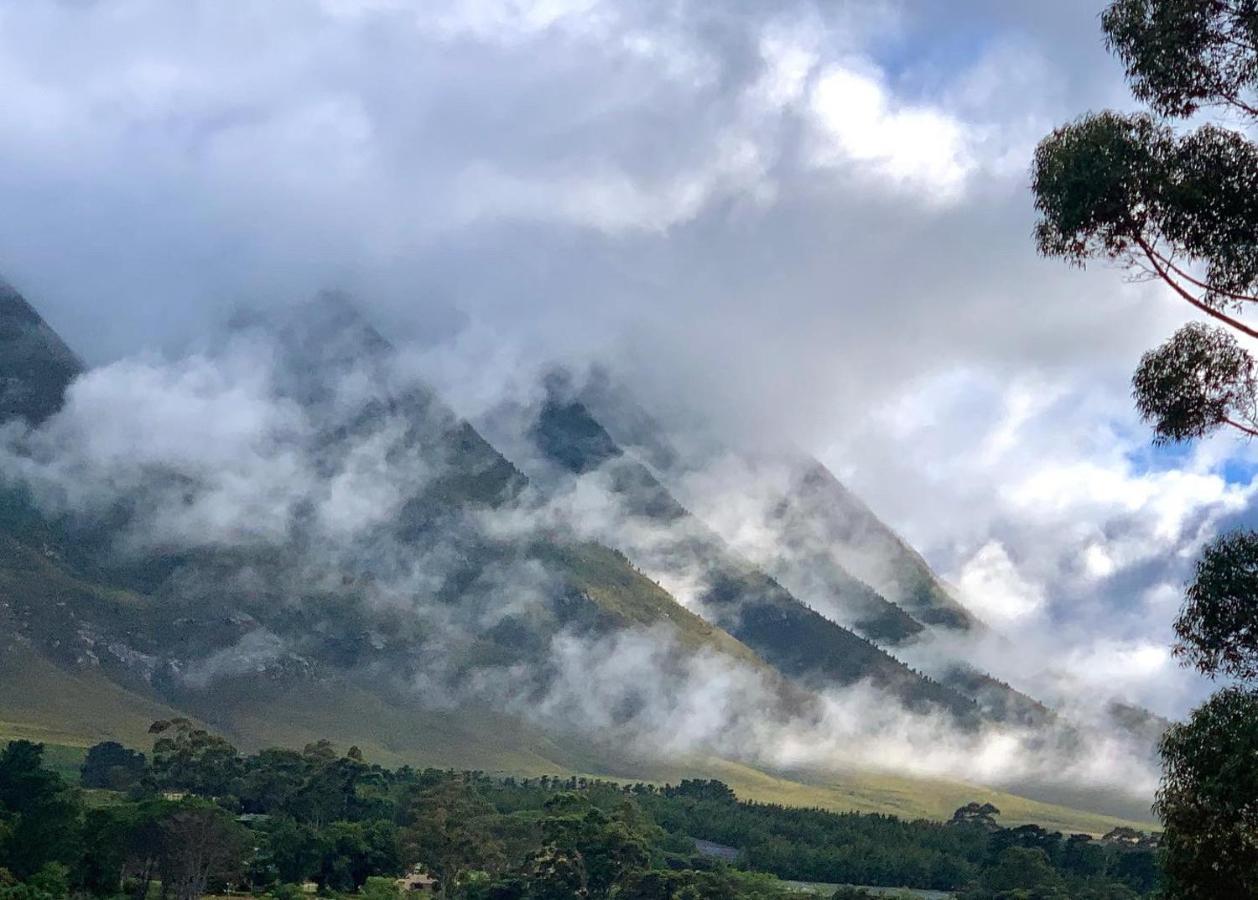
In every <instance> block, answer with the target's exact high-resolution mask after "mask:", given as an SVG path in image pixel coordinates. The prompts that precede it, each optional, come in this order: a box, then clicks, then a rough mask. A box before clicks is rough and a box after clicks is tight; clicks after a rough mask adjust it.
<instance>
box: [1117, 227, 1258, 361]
mask: <svg viewBox="0 0 1258 900" xmlns="http://www.w3.org/2000/svg"><path fill="white" fill-rule="evenodd" d="M1133 240H1134V241H1135V242H1136V244H1137V245H1138V246H1139V247H1140V249H1141V250H1143V251H1144V255H1145V256H1146V257H1148V259H1149V264H1150V265H1152V266H1153V271H1155V272H1157V274H1158V276H1159V277H1160V278H1161V279H1162V280H1163V281H1165V282H1166V283H1167V284H1168V285H1170V286H1171V289H1172V290H1174V291H1175V293H1177V294H1179V295H1180V296H1181V297H1183V298H1184V299H1185V300H1187V301H1188V302H1189V303H1191V304H1192V305H1193V306H1195V307H1197V309H1199V310H1201V311H1202V312H1203V313H1205V314H1206V315H1207V316H1210V317H1211V318H1212V319H1218V320H1219V321H1220V322H1223V323H1224V324H1225V325H1230V326H1232V327H1233V328H1235V329H1236V330H1237V331H1239V332H1240V333H1241V334H1244V335H1247V336H1248V337H1251V338H1255V339H1258V331H1256V330H1254V329H1253V328H1250V327H1249V326H1248V325H1246V324H1245V323H1244V322H1242V321H1240V320H1239V319H1234V318H1232V317H1231V316H1229V315H1228V314H1227V313H1224V312H1220V311H1219V310H1217V309H1215V308H1214V307H1213V306H1210V305H1209V304H1208V303H1205V302H1203V301H1202V300H1201V299H1200V298H1199V297H1194V296H1193V295H1192V294H1191V293H1189V292H1188V291H1186V290H1184V287H1183V285H1181V284H1180V283H1179V282H1178V281H1176V280H1175V279H1174V278H1172V277H1171V273H1170V272H1169V271H1168V270H1167V269H1165V268H1164V267H1163V266H1162V264H1161V263H1160V262H1159V261H1158V254H1157V252H1156V251H1155V250H1154V249H1153V248H1152V247H1150V246H1149V242H1148V241H1146V240H1145V239H1144V238H1143V237H1141V236H1140V235H1135V236H1134V237H1133Z"/></svg>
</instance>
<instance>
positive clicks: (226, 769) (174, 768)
mask: <svg viewBox="0 0 1258 900" xmlns="http://www.w3.org/2000/svg"><path fill="white" fill-rule="evenodd" d="M149 733H150V734H154V735H157V738H156V740H154V742H153V764H152V766H151V769H150V774H151V775H152V777H153V779H154V782H155V784H156V786H157V787H158V788H161V789H162V790H175V791H189V792H191V793H194V794H198V795H199V796H202V797H220V796H228V795H235V794H237V793H238V792H239V788H240V786H239V783H238V781H239V776H240V771H241V761H240V754H239V752H238V751H237V750H236V748H235V747H233V746H232V745H231V744H230V743H228V742H227V741H226V740H225V739H223V738H222V737H219V736H218V735H216V734H210V733H209V732H208V731H205V730H204V729H202V728H197V727H196V726H195V725H194V724H193V723H192V722H191V721H189V720H188V719H182V718H180V719H170V720H169V721H160V722H154V723H153V724H152V725H151V726H149Z"/></svg>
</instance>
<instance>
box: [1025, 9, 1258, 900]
mask: <svg viewBox="0 0 1258 900" xmlns="http://www.w3.org/2000/svg"><path fill="white" fill-rule="evenodd" d="M1101 26H1102V30H1103V32H1104V35H1105V40H1106V43H1107V45H1108V47H1109V48H1110V50H1111V51H1112V52H1113V53H1114V54H1115V55H1116V56H1117V57H1118V58H1119V59H1120V60H1121V61H1122V63H1123V65H1124V67H1125V69H1126V72H1127V77H1128V82H1129V84H1130V86H1131V90H1132V93H1133V95H1134V96H1135V98H1136V99H1137V100H1139V101H1141V102H1142V103H1144V104H1145V105H1146V107H1147V110H1146V111H1143V112H1136V113H1119V112H1112V111H1105V112H1098V113H1092V114H1089V115H1085V116H1083V117H1082V118H1080V119H1078V120H1076V121H1074V122H1071V123H1070V124H1068V125H1065V126H1063V127H1061V128H1058V129H1056V130H1055V131H1054V132H1053V133H1052V134H1050V135H1049V136H1048V137H1046V138H1045V139H1044V140H1043V141H1042V142H1041V143H1040V145H1039V147H1038V148H1037V150H1036V153H1035V158H1034V162H1033V165H1032V188H1033V191H1034V194H1035V206H1036V209H1037V211H1038V213H1039V220H1038V222H1037V224H1036V228H1035V242H1036V245H1037V247H1038V249H1039V251H1040V252H1041V253H1043V254H1044V255H1046V256H1050V257H1058V258H1061V259H1064V260H1066V261H1068V262H1070V263H1073V264H1076V265H1080V266H1082V265H1084V264H1086V263H1088V262H1091V261H1098V260H1099V261H1106V262H1109V263H1111V264H1118V265H1120V266H1122V267H1124V268H1125V269H1126V270H1127V271H1128V272H1129V273H1131V274H1132V275H1133V276H1135V277H1137V278H1147V279H1153V280H1157V281H1160V282H1161V283H1163V284H1165V285H1166V286H1167V287H1168V288H1169V289H1170V291H1171V292H1172V293H1173V294H1174V295H1175V296H1177V297H1179V298H1180V299H1181V300H1183V301H1184V302H1185V303H1186V304H1188V305H1189V306H1190V307H1191V308H1192V309H1193V311H1194V312H1195V314H1196V316H1197V320H1196V321H1193V322H1191V323H1190V324H1187V325H1185V326H1184V327H1183V328H1181V329H1180V330H1179V331H1178V332H1176V333H1175V334H1174V335H1173V336H1172V337H1171V338H1170V339H1169V340H1168V341H1167V342H1166V343H1165V344H1163V345H1162V346H1161V347H1158V348H1156V349H1154V350H1151V351H1150V352H1148V353H1146V354H1145V355H1144V357H1143V358H1142V359H1141V360H1140V363H1139V365H1138V367H1137V370H1136V373H1135V375H1134V377H1133V378H1132V390H1133V394H1134V398H1135V403H1136V408H1137V410H1138V411H1139V413H1140V415H1141V416H1142V417H1143V418H1144V419H1145V420H1146V421H1147V422H1148V423H1150V424H1151V425H1152V427H1153V431H1154V436H1155V440H1156V441H1158V442H1177V441H1185V440H1192V439H1195V438H1201V437H1204V436H1206V435H1208V434H1211V433H1214V432H1216V431H1219V430H1224V429H1231V430H1233V431H1234V432H1237V433H1239V434H1242V435H1244V436H1245V437H1246V438H1252V437H1255V436H1258V374H1256V372H1255V359H1254V356H1253V351H1252V350H1251V347H1253V346H1255V345H1254V344H1253V341H1254V339H1255V338H1258V315H1255V313H1258V144H1256V143H1255V141H1254V140H1253V138H1252V137H1251V136H1252V135H1253V134H1254V133H1255V129H1256V128H1258V0H1116V2H1113V3H1111V4H1110V5H1109V7H1108V8H1107V9H1106V11H1105V12H1104V14H1103V15H1102V18H1101ZM1256 605H1258V534H1254V533H1249V532H1246V533H1239V534H1234V535H1224V536H1222V537H1220V538H1218V539H1217V540H1216V541H1214V542H1213V543H1212V544H1211V545H1210V546H1208V547H1207V548H1206V550H1205V551H1204V553H1203V555H1202V557H1201V560H1200V562H1199V563H1198V566H1197V571H1196V575H1195V578H1194V580H1193V581H1192V583H1191V585H1190V586H1189V589H1188V592H1187V597H1186V600H1185V604H1184V607H1183V610H1182V611H1181V613H1180V616H1179V619H1178V620H1177V622H1176V625H1175V630H1176V635H1177V645H1176V648H1175V649H1176V653H1177V654H1178V655H1179V656H1180V658H1181V660H1183V661H1184V662H1185V663H1186V664H1189V665H1193V666H1195V667H1196V668H1197V669H1198V670H1200V671H1201V672H1203V673H1205V674H1207V675H1209V676H1211V677H1219V676H1222V677H1225V678H1229V679H1232V680H1234V681H1235V682H1236V683H1235V684H1232V685H1230V686H1229V687H1227V688H1225V689H1224V690H1222V691H1220V692H1219V693H1217V694H1215V695H1214V696H1213V697H1212V698H1211V699H1210V700H1209V701H1208V702H1207V703H1206V704H1204V705H1203V706H1202V707H1201V708H1199V709H1197V710H1196V711H1194V713H1193V714H1192V716H1191V717H1190V719H1189V720H1188V721H1187V722H1185V723H1183V724H1180V725H1176V726H1174V727H1173V728H1171V729H1170V731H1169V732H1168V733H1167V735H1166V736H1165V738H1164V739H1163V742H1162V748H1161V750H1162V758H1163V764H1164V777H1163V781H1162V786H1161V789H1160V790H1159V793H1158V798H1157V804H1156V808H1157V811H1158V813H1159V815H1160V816H1161V817H1162V820H1163V824H1164V826H1165V829H1166V831H1165V842H1164V847H1165V853H1164V860H1165V878H1166V885H1165V894H1166V896H1168V897H1172V898H1218V897H1224V896H1228V897H1258V691H1255V689H1254V687H1253V686H1254V684H1255V682H1258V609H1256V608H1255V607H1256Z"/></svg>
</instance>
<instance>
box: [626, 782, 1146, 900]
mask: <svg viewBox="0 0 1258 900" xmlns="http://www.w3.org/2000/svg"><path fill="white" fill-rule="evenodd" d="M720 787H721V788H724V785H720ZM724 790H725V792H726V793H724V794H721V795H718V796H710V795H708V794H703V795H696V794H695V793H694V791H693V790H690V791H680V792H679V791H678V789H666V790H665V791H663V792H662V793H648V794H646V795H645V796H644V797H643V799H642V800H641V801H640V802H641V803H642V804H643V807H644V809H646V810H647V812H648V813H649V814H650V815H651V816H652V818H653V819H654V820H655V821H657V822H658V823H659V824H660V825H661V826H662V827H663V828H665V829H667V830H669V831H672V832H677V833H683V834H690V835H696V836H699V837H702V838H704V839H706V840H711V841H714V842H716V843H720V844H725V845H728V846H733V847H738V848H740V850H741V853H740V857H739V859H740V863H741V864H743V865H745V866H747V867H748V868H751V869H754V870H756V871H761V872H768V873H771V874H774V875H777V876H779V877H780V878H786V879H791V880H796V881H819V882H838V883H846V884H869V885H894V886H898V887H913V888H929V889H936V890H956V889H958V888H960V887H963V886H965V885H971V884H975V883H978V882H980V881H981V880H982V876H983V874H984V873H985V872H987V871H988V870H990V869H993V868H994V867H996V866H997V865H998V864H1000V863H1001V860H1002V857H1004V856H1006V855H1007V856H1008V859H1012V860H1022V862H1023V863H1024V864H1025V865H1026V866H1029V867H1031V868H1028V876H1027V878H1024V879H1022V880H1024V881H1032V882H1034V881H1036V880H1039V881H1045V882H1049V883H1052V884H1060V885H1064V886H1069V887H1071V888H1073V889H1074V890H1076V891H1081V890H1082V889H1083V888H1084V887H1090V888H1096V887H1107V888H1111V887H1112V888H1114V889H1115V892H1114V893H1113V896H1116V897H1121V896H1126V894H1124V893H1123V892H1122V891H1121V890H1119V888H1120V887H1121V888H1127V889H1129V890H1130V892H1132V894H1134V895H1141V894H1147V893H1151V892H1152V891H1153V890H1154V889H1155V888H1156V886H1157V879H1158V870H1157V860H1156V855H1155V852H1154V850H1153V849H1152V848H1151V847H1148V846H1139V845H1137V844H1136V842H1135V841H1134V840H1132V839H1130V838H1129V836H1128V835H1127V834H1124V835H1123V837H1124V840H1122V841H1117V840H1115V841H1107V842H1101V841H1096V840H1093V839H1092V838H1091V837H1090V836H1088V835H1082V834H1076V835H1070V836H1064V835H1062V834H1061V833H1059V832H1054V831H1046V830H1045V829H1043V828H1040V827H1039V826H1036V825H1024V826H1020V827H1017V828H1000V827H998V826H997V825H996V822H995V819H994V816H995V815H996V814H997V813H998V812H999V810H996V809H995V808H994V807H991V806H983V807H980V806H977V805H971V806H970V807H964V808H962V809H961V810H958V811H957V815H956V817H954V819H953V821H952V822H951V823H948V824H943V823H939V822H930V821H912V822H910V821H905V820H903V819H898V818H895V817H894V816H885V815H872V814H859V813H833V812H828V811H825V810H820V809H801V808H796V807H784V806H777V805H771V804H762V803H754V802H753V803H747V802H737V801H736V800H735V798H734V796H733V794H732V793H728V788H724ZM710 793H714V792H712V791H711V790H709V794H710ZM679 799H680V801H681V802H679ZM1010 849H1016V850H1027V851H1031V853H1030V855H1029V856H1027V855H1025V854H1020V853H1012V854H1006V851H1007V850H1010ZM1041 858H1042V862H1043V866H1039V865H1034V864H1036V863H1039V862H1040V861H1041ZM1006 862H1008V861H1007V860H1006ZM1010 865H1011V864H1010ZM1006 867H1007V866H1006ZM1032 868H1033V869H1034V872H1032ZM1015 880H1016V879H1015ZM1071 896H1073V895H1071Z"/></svg>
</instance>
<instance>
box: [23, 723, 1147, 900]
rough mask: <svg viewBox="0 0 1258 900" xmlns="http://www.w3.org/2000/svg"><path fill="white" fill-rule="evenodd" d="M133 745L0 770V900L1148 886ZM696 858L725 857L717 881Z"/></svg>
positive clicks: (1056, 869)
mask: <svg viewBox="0 0 1258 900" xmlns="http://www.w3.org/2000/svg"><path fill="white" fill-rule="evenodd" d="M153 733H154V736H155V741H154V745H153V750H152V753H151V754H150V755H149V756H147V757H146V756H145V755H143V754H140V753H138V752H136V751H133V750H128V749H126V748H124V747H121V746H119V745H118V744H114V743H104V744H98V745H97V746H96V747H93V748H92V749H91V750H90V751H89V753H88V755H87V758H86V760H85V762H84V764H83V767H82V770H81V779H80V780H81V782H82V787H79V786H72V785H70V784H68V783H67V782H66V781H65V780H64V779H63V778H62V777H61V776H59V775H58V774H56V773H54V772H52V771H49V770H48V769H46V768H44V767H43V765H42V756H41V753H42V747H41V746H40V745H38V744H32V743H29V742H25V741H14V742H12V743H10V744H9V745H8V746H7V747H6V748H5V749H3V751H0V900H50V898H62V897H68V896H77V895H81V896H85V897H88V896H91V897H111V898H113V897H119V898H120V897H130V898H134V900H146V898H149V897H152V896H155V895H160V896H161V897H163V898H175V900H192V898H197V897H200V896H203V895H204V894H206V893H207V892H212V891H214V892H221V891H224V890H227V889H232V890H235V891H247V892H251V893H254V894H257V895H265V896H271V897H285V898H291V897H295V896H299V895H300V894H301V893H302V892H303V890H305V891H309V890H311V889H314V890H317V891H318V892H319V893H320V894H322V895H325V896H338V895H351V894H352V895H355V896H370V897H373V898H378V900H379V898H386V897H388V898H397V897H400V896H401V895H402V894H403V891H404V889H407V888H411V889H418V890H430V891H433V892H435V893H437V894H440V895H442V896H444V897H445V898H449V900H603V898H611V897H615V898H618V900H681V898H685V900H735V898H751V900H781V898H783V897H784V896H785V895H786V893H787V889H786V886H785V885H783V884H782V883H781V882H780V881H778V878H783V879H791V880H800V881H819V882H841V883H860V884H879V885H887V886H895V887H900V886H907V887H932V888H939V889H944V890H965V891H966V892H967V893H966V894H965V896H966V897H973V898H982V900H988V898H1020V900H1021V898H1049V897H1069V898H1084V897H1086V898H1088V900H1129V898H1132V897H1137V896H1139V895H1141V894H1144V893H1147V892H1149V891H1150V890H1152V889H1153V887H1154V886H1155V882H1156V869H1155V867H1154V862H1153V855H1152V853H1151V852H1150V851H1148V850H1147V849H1141V848H1135V847H1127V848H1120V847H1117V846H1111V845H1102V844H1100V843H1098V842H1094V841H1090V840H1085V839H1083V838H1081V837H1071V838H1063V837H1062V836H1061V835H1059V834H1056V833H1051V832H1045V831H1043V830H1042V829H1037V828H1034V827H1033V826H1029V827H1024V828H1018V829H1000V828H998V827H996V825H995V823H994V821H992V820H991V816H990V813H989V811H988V810H990V808H977V807H976V809H979V814H978V815H976V816H974V815H972V816H963V815H959V816H958V818H957V820H956V821H955V822H954V823H953V824H950V825H943V824H939V823H932V822H906V821H903V820H899V819H896V818H893V817H890V816H877V815H856V814H846V815H845V814H835V813H829V812H824V811H821V810H807V809H792V808H787V807H781V806H772V805H765V804H755V803H745V802H739V801H738V800H737V798H736V797H735V796H734V794H733V793H732V791H730V789H729V788H728V787H726V786H725V785H724V784H721V783H720V782H716V781H683V782H682V783H681V784H679V785H676V786H665V787H657V786H654V785H648V784H635V785H622V784H617V783H612V782H606V781H595V780H586V779H581V778H566V779H561V778H552V777H542V778H536V779H523V780H519V779H514V778H493V777H490V776H487V775H485V774H483V773H478V772H454V771H440V770H433V769H427V770H422V771H420V770H415V769H412V768H409V767H405V766H404V767H401V768H398V769H387V768H384V767H382V766H379V765H372V764H370V763H368V762H366V761H365V760H364V759H363V757H362V754H361V753H359V752H358V751H357V749H355V748H350V749H349V750H348V751H347V752H346V753H344V754H341V753H338V752H336V751H335V750H334V749H333V748H332V746H331V745H330V744H328V743H327V742H318V743H314V744H311V745H308V746H307V747H306V748H305V749H304V750H302V751H295V750H287V749H269V750H264V751H262V752H259V753H256V754H252V755H245V754H241V753H240V752H238V751H237V750H236V748H235V747H233V746H232V745H231V744H229V743H228V742H227V741H225V740H224V739H223V738H221V737H218V736H216V735H213V734H210V733H208V732H206V731H204V730H201V729H198V728H196V727H195V726H194V725H193V724H192V723H190V722H188V721H186V720H173V721H171V722H159V723H156V724H155V725H154V727H153ZM83 788H87V789H88V790H86V791H85V790H83ZM990 812H991V813H994V810H990ZM696 838H698V839H702V840H705V841H711V842H713V843H717V844H722V845H726V846H728V847H731V848H736V849H737V856H736V859H735V860H734V862H733V864H732V865H731V864H730V863H729V862H727V861H724V860H721V859H713V858H709V857H707V856H704V855H702V854H701V853H699V852H698V851H697V850H696V845H695V839H696ZM404 876H405V877H406V878H408V879H410V880H409V881H401V882H400V881H399V879H403V877H404ZM774 876H777V877H774ZM303 886H304V887H303ZM1028 891H1030V892H1031V893H1028ZM1054 891H1056V893H1053V892H1054ZM1062 891H1068V892H1069V893H1061V892H1062Z"/></svg>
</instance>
